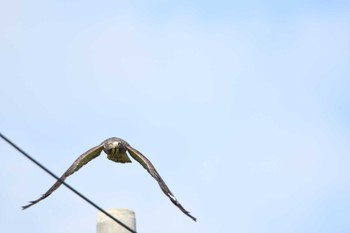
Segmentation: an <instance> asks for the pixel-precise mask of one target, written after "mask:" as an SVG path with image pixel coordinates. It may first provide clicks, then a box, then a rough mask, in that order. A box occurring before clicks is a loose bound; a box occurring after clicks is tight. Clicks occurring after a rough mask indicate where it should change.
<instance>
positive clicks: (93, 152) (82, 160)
mask: <svg viewBox="0 0 350 233" xmlns="http://www.w3.org/2000/svg"><path fill="white" fill-rule="evenodd" d="M102 148H103V144H100V145H98V146H95V147H93V148H91V149H90V150H88V151H86V152H85V153H84V154H82V155H81V156H79V158H77V160H75V162H74V163H73V164H72V165H71V166H70V167H69V168H68V170H67V171H66V172H65V173H64V174H63V175H62V176H61V178H60V180H58V181H56V183H55V184H54V185H53V186H52V187H51V188H50V189H49V190H47V192H46V193H44V194H43V195H42V196H41V197H40V198H38V199H37V200H34V201H30V204H29V205H26V206H22V209H23V210H24V209H27V208H28V207H31V206H32V205H35V204H36V203H38V202H39V201H41V200H43V199H45V198H47V197H48V196H49V195H50V194H51V193H53V192H54V191H55V190H56V189H58V187H60V186H61V184H62V182H63V181H64V180H65V179H66V178H67V177H68V176H70V175H72V174H73V173H74V172H76V171H78V170H79V169H80V168H81V167H82V166H84V165H85V164H87V163H88V162H90V161H91V160H93V159H94V158H96V157H97V156H99V155H100V154H101V151H102Z"/></svg>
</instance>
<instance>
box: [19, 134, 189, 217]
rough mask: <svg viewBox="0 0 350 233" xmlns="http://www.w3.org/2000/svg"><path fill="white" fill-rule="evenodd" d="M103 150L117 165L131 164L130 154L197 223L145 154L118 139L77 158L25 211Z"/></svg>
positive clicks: (109, 140) (104, 142)
mask: <svg viewBox="0 0 350 233" xmlns="http://www.w3.org/2000/svg"><path fill="white" fill-rule="evenodd" d="M102 150H103V151H104V152H105V153H106V154H107V158H108V159H109V160H112V161H114V162H117V163H131V160H130V158H129V156H128V155H127V153H126V152H128V153H129V155H130V156H131V157H132V158H133V159H135V160H136V161H137V162H139V163H140V164H141V165H142V166H143V167H144V168H145V169H146V170H147V172H148V173H149V174H151V176H152V177H153V178H154V179H155V180H156V181H157V182H158V184H159V186H160V188H161V189H162V191H163V193H164V194H165V195H166V196H167V197H169V199H170V200H171V201H172V203H174V205H176V206H177V207H178V208H179V209H180V210H181V211H182V212H183V213H184V214H186V215H187V216H188V217H190V218H191V219H193V220H194V221H196V218H195V217H193V216H192V215H191V214H190V212H188V211H187V210H186V209H185V208H183V207H182V205H181V204H180V203H179V202H178V200H177V199H176V198H175V196H174V195H173V194H172V193H171V191H170V189H169V188H168V186H167V185H166V184H165V182H164V180H163V179H162V177H160V175H159V174H158V172H157V170H156V169H155V167H154V166H153V164H152V163H151V162H150V161H149V160H148V159H147V158H146V157H145V156H144V155H143V154H141V152H139V151H138V150H136V149H135V148H133V147H131V146H130V145H129V143H127V142H126V141H124V140H123V139H121V138H116V137H112V138H108V139H106V140H104V141H103V142H102V143H101V144H100V145H98V146H95V147H93V148H91V149H90V150H88V151H86V152H85V153H84V154H82V155H81V156H79V158H77V160H75V162H74V163H73V164H72V165H71V166H70V167H69V168H68V170H67V171H66V172H65V173H64V174H63V175H62V176H61V178H60V180H57V181H56V183H55V184H54V185H53V186H52V187H51V188H50V189H49V190H48V191H47V192H46V193H44V194H43V195H42V196H41V197H40V198H38V199H37V200H34V201H30V204H28V205H26V206H22V208H23V210H24V209H27V208H28V207H30V206H32V205H34V204H36V203H38V202H40V201H41V200H43V199H45V198H47V197H48V196H49V195H50V194H51V193H53V192H54V191H55V190H56V189H58V187H60V186H61V184H62V182H63V181H64V180H65V179H66V178H67V177H68V176H70V175H72V174H73V173H74V172H76V171H78V170H79V169H80V168H81V167H82V166H84V165H85V164H87V163H88V162H90V161H91V160H93V159H94V158H96V157H97V156H99V155H100V154H101V152H102Z"/></svg>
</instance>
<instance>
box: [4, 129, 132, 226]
mask: <svg viewBox="0 0 350 233" xmlns="http://www.w3.org/2000/svg"><path fill="white" fill-rule="evenodd" d="M0 137H2V139H4V140H5V141H6V142H7V143H9V144H10V145H11V146H13V147H14V148H15V149H16V150H18V151H19V152H20V153H21V154H23V155H24V156H25V157H27V158H28V159H29V160H31V161H32V162H33V163H35V164H36V165H38V166H39V167H40V168H41V169H43V170H44V171H46V172H47V173H49V174H50V175H51V176H52V177H54V178H55V179H56V180H57V181H60V182H61V183H62V184H63V185H64V186H66V187H67V188H69V189H70V190H71V191H72V192H74V193H75V194H77V195H78V196H79V197H81V198H83V199H84V200H85V201H86V202H88V203H89V204H90V205H92V206H93V207H95V208H96V209H98V210H99V211H101V212H102V213H104V214H105V215H107V216H108V217H110V218H111V219H112V220H113V221H115V222H116V223H119V224H120V225H121V226H123V227H124V228H125V229H127V230H128V231H130V232H132V233H136V231H134V230H133V229H131V228H130V227H128V226H127V225H125V224H124V223H122V222H121V221H119V220H118V219H116V218H115V217H113V216H112V215H110V214H109V213H107V212H106V211H105V210H103V209H102V208H101V207H99V206H98V205H96V204H95V203H93V202H92V201H90V200H89V199H88V198H87V197H85V196H84V195H83V194H81V193H79V192H78V191H77V190H75V189H74V188H73V187H71V186H70V185H69V184H67V183H65V182H64V181H63V180H61V179H60V178H59V177H58V176H56V175H55V174H53V173H52V172H51V171H50V170H49V169H47V168H46V167H44V166H43V165H41V164H40V163H39V162H38V161H36V160H35V159H33V158H32V157H31V156H30V155H28V154H27V153H26V152H25V151H23V150H22V149H21V148H19V147H18V146H16V144H14V143H13V142H12V141H10V140H9V139H8V138H6V137H5V136H4V135H3V134H2V133H0Z"/></svg>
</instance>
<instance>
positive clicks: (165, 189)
mask: <svg viewBox="0 0 350 233" xmlns="http://www.w3.org/2000/svg"><path fill="white" fill-rule="evenodd" d="M127 149H128V152H129V154H130V155H131V157H133V158H134V159H135V160H136V161H137V162H139V163H140V164H141V165H142V166H143V167H144V168H145V169H146V170H147V171H148V173H149V174H151V176H152V177H153V178H154V179H156V181H157V182H158V184H159V186H160V188H161V189H162V191H163V193H164V194H165V195H167V196H168V197H169V199H170V200H171V201H172V202H173V203H174V204H175V205H176V206H177V207H178V208H179V209H180V210H181V211H182V212H183V213H184V214H186V215H187V216H188V217H190V218H192V219H193V220H194V221H196V218H195V217H193V216H192V215H191V214H190V212H189V211H187V210H185V208H183V207H182V205H181V204H180V203H179V202H178V200H177V199H176V198H175V196H174V195H173V194H172V193H171V191H170V189H169V188H168V186H167V185H166V184H165V182H164V180H163V179H162V177H160V175H159V174H158V172H157V170H156V169H155V167H154V166H153V164H152V163H151V161H149V160H148V159H147V158H146V157H145V156H144V155H143V154H141V152H139V151H138V150H136V149H135V148H133V147H131V146H130V145H128V146H127Z"/></svg>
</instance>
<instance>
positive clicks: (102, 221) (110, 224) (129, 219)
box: [96, 209, 136, 233]
mask: <svg viewBox="0 0 350 233" xmlns="http://www.w3.org/2000/svg"><path fill="white" fill-rule="evenodd" d="M106 212H107V213H109V214H110V215H112V216H113V217H115V218H116V219H118V220H120V221H121V222H122V223H124V224H125V225H127V226H128V227H130V228H131V229H132V230H134V231H135V232H136V220H135V213H134V211H131V210H128V209H108V210H106ZM96 233H131V232H130V231H129V230H128V229H125V227H123V226H121V225H120V224H118V223H116V222H115V221H113V220H112V219H111V218H110V217H108V216H106V215H105V214H104V213H102V212H99V213H97V221H96Z"/></svg>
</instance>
